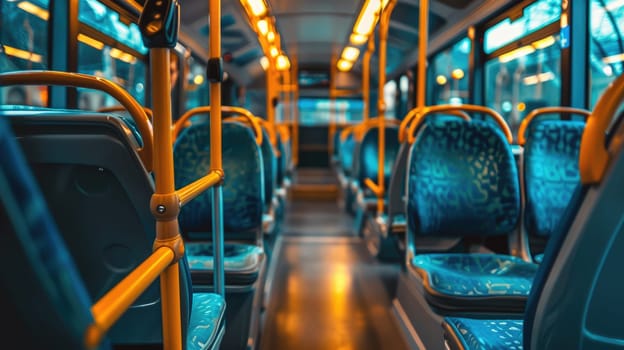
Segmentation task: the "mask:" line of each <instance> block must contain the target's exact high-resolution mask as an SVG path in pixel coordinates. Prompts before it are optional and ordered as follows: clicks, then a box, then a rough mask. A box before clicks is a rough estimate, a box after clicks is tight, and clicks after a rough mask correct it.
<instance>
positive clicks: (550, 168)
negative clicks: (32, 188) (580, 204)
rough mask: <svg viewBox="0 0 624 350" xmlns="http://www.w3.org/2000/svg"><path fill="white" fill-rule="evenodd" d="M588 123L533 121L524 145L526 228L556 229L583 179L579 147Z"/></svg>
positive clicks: (530, 230)
mask: <svg viewBox="0 0 624 350" xmlns="http://www.w3.org/2000/svg"><path fill="white" fill-rule="evenodd" d="M584 128H585V123H584V122H577V121H562V120H545V121H541V122H538V123H532V124H531V126H530V127H529V130H528V133H527V141H526V144H525V147H524V181H525V193H526V206H525V227H526V229H527V232H528V233H529V234H531V235H536V236H550V235H551V234H552V232H553V231H554V230H555V228H556V227H557V225H558V224H559V221H561V217H562V215H563V212H564V211H565V209H566V207H567V206H568V204H569V203H570V198H571V197H572V193H573V191H574V189H575V188H576V186H577V184H578V183H579V180H580V175H579V166H578V159H579V150H580V144H581V136H582V134H583V130H584Z"/></svg>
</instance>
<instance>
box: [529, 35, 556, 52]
mask: <svg viewBox="0 0 624 350" xmlns="http://www.w3.org/2000/svg"><path fill="white" fill-rule="evenodd" d="M554 43H555V37H554V36H552V35H550V36H547V37H545V38H544V39H540V40H535V41H534V42H533V43H531V46H533V47H534V48H536V49H538V50H541V49H545V48H547V47H549V46H551V45H552V44H554Z"/></svg>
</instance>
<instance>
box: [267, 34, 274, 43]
mask: <svg viewBox="0 0 624 350" xmlns="http://www.w3.org/2000/svg"><path fill="white" fill-rule="evenodd" d="M267 40H268V41H269V42H270V43H273V42H274V41H275V33H274V32H268V33H267Z"/></svg>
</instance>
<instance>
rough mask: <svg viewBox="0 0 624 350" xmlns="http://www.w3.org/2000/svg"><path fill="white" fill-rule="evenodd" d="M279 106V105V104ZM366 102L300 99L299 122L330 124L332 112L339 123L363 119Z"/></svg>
mask: <svg viewBox="0 0 624 350" xmlns="http://www.w3.org/2000/svg"><path fill="white" fill-rule="evenodd" d="M278 106H279V105H278ZM363 108H364V104H363V102H362V101H361V100H348V99H336V100H334V101H330V100H329V99H311V98H301V99H299V123H300V124H301V125H326V124H329V121H330V114H331V113H333V115H334V118H335V119H334V120H335V121H336V122H338V123H349V122H353V121H360V120H362V111H363Z"/></svg>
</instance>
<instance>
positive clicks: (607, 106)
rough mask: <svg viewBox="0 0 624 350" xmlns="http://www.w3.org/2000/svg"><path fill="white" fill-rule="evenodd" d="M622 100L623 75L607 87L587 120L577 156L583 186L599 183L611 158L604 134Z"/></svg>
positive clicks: (623, 97) (623, 92)
mask: <svg viewBox="0 0 624 350" xmlns="http://www.w3.org/2000/svg"><path fill="white" fill-rule="evenodd" d="M622 99H624V75H620V76H619V77H618V78H617V79H615V80H614V81H613V82H612V83H611V84H610V85H609V87H607V89H606V90H605V92H604V93H603V94H602V96H600V99H598V102H597V103H596V107H594V111H593V112H592V114H591V116H590V117H589V118H588V119H587V124H586V125H585V131H584V132H583V138H582V139H581V151H580V155H579V168H580V173H581V182H582V183H584V184H594V183H599V182H600V181H602V177H603V176H604V173H605V171H606V170H607V166H608V165H609V162H610V159H611V157H610V156H609V152H608V151H607V149H606V147H605V137H606V135H605V133H606V131H607V128H608V127H609V125H610V123H611V119H612V118H613V116H614V115H615V113H616V112H617V111H618V107H620V105H621V104H622Z"/></svg>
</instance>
